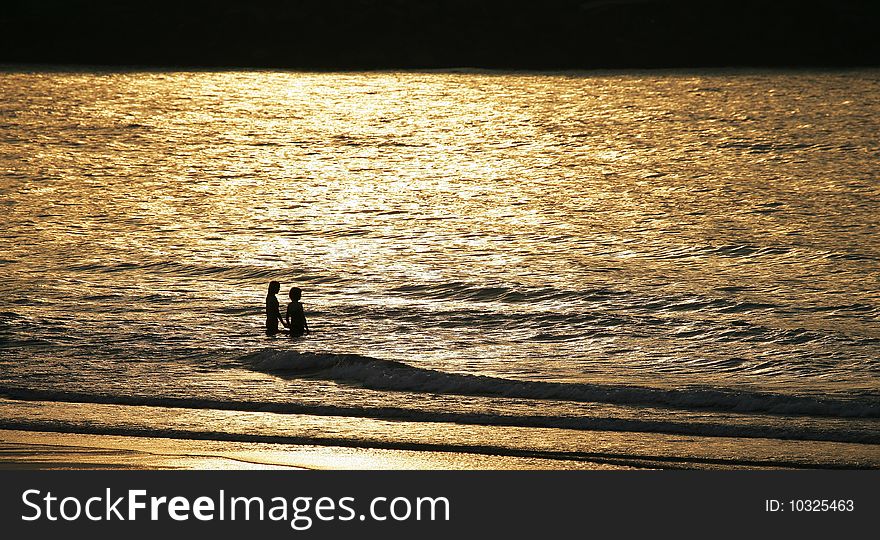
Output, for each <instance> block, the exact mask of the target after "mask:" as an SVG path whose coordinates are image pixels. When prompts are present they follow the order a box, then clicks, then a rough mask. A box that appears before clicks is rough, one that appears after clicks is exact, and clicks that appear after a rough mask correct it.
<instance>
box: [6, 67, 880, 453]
mask: <svg viewBox="0 0 880 540" xmlns="http://www.w3.org/2000/svg"><path fill="white" fill-rule="evenodd" d="M878 97H880V71H876V70H861V71H846V72H811V71H792V72H776V71H715V72H672V71H670V72H663V71H660V72H644V73H641V72H608V73H602V72H596V73H544V74H541V73H498V72H479V71H471V70H458V71H445V72H425V73H415V72H401V73H397V72H376V73H297V72H275V71H227V72H207V71H196V72H178V71H153V72H149V71H148V72H143V71H115V72H114V71H89V70H68V71H45V70H25V69H18V68H16V69H6V70H5V71H2V72H0V225H2V227H0V428H6V429H20V430H37V431H61V432H79V433H98V434H113V435H126V434H130V435H138V436H147V437H172V438H182V439H216V440H226V441H237V442H261V443H272V444H277V445H281V448H283V447H284V445H303V444H307V445H316V446H322V445H341V446H353V447H359V448H385V449H409V450H424V451H442V452H449V453H461V454H467V453H473V454H481V455H489V456H498V458H499V460H502V459H503V458H504V457H505V456H506V457H511V456H513V457H524V458H540V459H543V460H546V462H544V465H543V466H546V463H550V464H551V465H550V466H559V467H563V468H564V467H573V466H579V465H583V464H585V463H587V464H589V463H611V464H624V465H632V466H651V467H653V466H683V467H696V468H702V467H739V466H748V467H761V466H766V467H789V466H792V467H857V468H864V467H878V466H880V239H878V238H880V229H878V225H877V222H878V217H880V139H878V134H880V99H878ZM270 280H278V281H280V282H281V283H282V293H281V294H280V295H279V300H280V301H281V305H282V310H283V309H284V306H285V304H286V302H287V298H286V294H285V293H286V291H287V290H288V288H289V287H291V286H298V287H300V288H302V289H303V299H302V301H303V303H304V305H305V310H306V315H307V317H308V320H309V325H310V327H311V328H312V330H313V333H312V334H311V335H309V336H306V337H304V338H302V339H293V340H292V339H290V338H288V337H286V336H273V337H267V336H266V335H265V333H264V331H263V325H264V320H265V315H264V298H265V295H266V287H267V284H268V282H269V281H270ZM499 463H500V461H499Z"/></svg>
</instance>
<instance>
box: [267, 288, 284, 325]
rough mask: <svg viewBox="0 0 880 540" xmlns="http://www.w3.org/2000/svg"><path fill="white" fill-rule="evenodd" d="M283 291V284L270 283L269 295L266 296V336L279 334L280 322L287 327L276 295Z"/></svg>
mask: <svg viewBox="0 0 880 540" xmlns="http://www.w3.org/2000/svg"><path fill="white" fill-rule="evenodd" d="M280 290H281V284H280V283H278V282H277V281H270V282H269V293H268V294H266V335H267V336H271V335H274V334H277V333H278V332H279V330H278V322H279V321H280V322H281V324H283V325H284V326H287V324H286V323H285V322H284V318H283V317H281V311H280V310H279V308H278V299H277V298H275V295H276V294H278V291H280Z"/></svg>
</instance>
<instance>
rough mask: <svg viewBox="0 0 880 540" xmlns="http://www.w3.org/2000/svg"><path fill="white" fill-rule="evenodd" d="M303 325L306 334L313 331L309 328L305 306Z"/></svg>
mask: <svg viewBox="0 0 880 540" xmlns="http://www.w3.org/2000/svg"><path fill="white" fill-rule="evenodd" d="M303 327H304V328H305V330H306V334H311V331H310V330H309V321H307V320H306V310H305V308H303Z"/></svg>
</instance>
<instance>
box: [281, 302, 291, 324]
mask: <svg viewBox="0 0 880 540" xmlns="http://www.w3.org/2000/svg"><path fill="white" fill-rule="evenodd" d="M285 318H286V319H287V320H286V321H282V324H283V325H284V327H285V328H290V325H291V324H293V315H292V314H291V313H290V305H289V304H288V306H287V312H286V313H285Z"/></svg>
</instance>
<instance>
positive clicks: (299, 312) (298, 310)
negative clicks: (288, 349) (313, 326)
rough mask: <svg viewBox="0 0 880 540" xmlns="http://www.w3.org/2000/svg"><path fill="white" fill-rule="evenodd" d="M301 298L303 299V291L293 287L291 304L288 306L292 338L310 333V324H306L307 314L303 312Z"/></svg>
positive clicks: (288, 322)
mask: <svg viewBox="0 0 880 540" xmlns="http://www.w3.org/2000/svg"><path fill="white" fill-rule="evenodd" d="M300 298H302V289H300V288H299V287H291V289H290V303H289V304H287V327H288V328H290V337H299V336H301V335H303V334H308V333H309V323H307V322H306V313H305V311H303V305H302V303H300V301H299V299H300Z"/></svg>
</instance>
